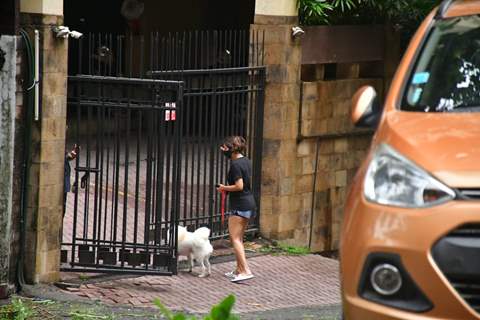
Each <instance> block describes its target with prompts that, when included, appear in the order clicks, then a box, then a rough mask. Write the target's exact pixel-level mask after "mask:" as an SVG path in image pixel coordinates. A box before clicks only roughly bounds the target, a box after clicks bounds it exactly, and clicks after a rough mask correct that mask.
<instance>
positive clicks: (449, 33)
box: [401, 15, 480, 112]
mask: <svg viewBox="0 0 480 320" xmlns="http://www.w3.org/2000/svg"><path fill="white" fill-rule="evenodd" d="M401 109H402V110H405V111H418V112H477V111H480V16H477V15H475V16H468V17H459V18H452V19H445V20H440V21H437V22H436V23H435V25H434V27H433V29H432V31H431V32H430V35H429V36H428V39H427V41H426V43H425V45H424V47H423V50H422V52H421V54H420V57H419V59H418V60H417V63H416V65H415V66H414V68H413V72H412V74H411V76H410V78H409V82H408V83H407V86H406V90H405V94H404V97H403V102H402V105H401Z"/></svg>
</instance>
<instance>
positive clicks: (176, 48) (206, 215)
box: [62, 31, 265, 274]
mask: <svg viewBox="0 0 480 320" xmlns="http://www.w3.org/2000/svg"><path fill="white" fill-rule="evenodd" d="M261 38H262V39H263V36H262V35H261V34H259V33H258V32H256V33H252V34H250V33H249V32H248V31H210V32H207V31H202V32H189V33H176V34H169V35H164V36H162V35H159V34H158V33H154V34H151V35H150V36H149V39H148V41H147V40H146V39H145V37H143V36H133V35H130V36H127V37H126V36H114V35H105V34H95V35H93V34H91V35H88V36H86V38H85V39H83V40H82V41H80V42H78V43H77V45H75V43H71V46H70V47H71V48H70V50H71V51H70V56H69V59H70V65H69V68H70V74H72V75H71V76H70V77H69V83H68V125H69V131H68V132H67V136H68V138H67V146H70V147H71V146H72V145H73V144H78V145H80V146H81V150H80V152H79V155H78V157H77V158H76V159H75V161H72V163H71V165H72V169H73V170H72V175H71V178H72V181H73V185H74V186H73V192H70V193H68V198H67V205H66V214H65V219H64V231H63V243H62V246H63V247H62V249H63V250H62V263H63V264H62V269H63V270H82V271H84V272H86V271H92V272H93V271H94V272H99V271H102V272H109V271H113V272H129V273H154V274H175V273H176V265H177V257H176V234H175V231H176V228H175V226H176V225H178V224H180V225H185V226H187V227H188V228H189V229H190V230H193V229H196V228H198V227H199V226H208V227H209V228H210V229H211V231H212V234H211V237H212V239H214V238H221V237H225V236H227V235H228V231H227V230H228V226H227V225H226V223H225V224H222V222H221V217H220V216H221V215H220V201H221V200H220V196H219V195H218V194H217V192H216V190H215V185H216V184H217V183H219V182H223V183H224V182H225V176H226V171H227V168H228V161H227V160H226V159H225V158H224V157H223V155H222V154H221V152H220V150H219V145H220V143H221V141H222V140H223V139H224V138H225V137H226V136H229V135H241V136H245V137H246V138H247V141H248V156H249V157H250V158H251V159H252V163H253V186H252V189H253V190H254V193H255V197H256V200H257V203H258V205H259V204H260V179H261V176H260V174H261V156H262V155H261V150H262V135H263V132H262V130H263V92H264V84H265V68H264V67H263V66H262V65H263V40H262V39H261ZM145 61H148V62H149V63H145ZM256 231H258V215H257V219H256V221H252V223H251V225H250V226H249V229H248V232H256Z"/></svg>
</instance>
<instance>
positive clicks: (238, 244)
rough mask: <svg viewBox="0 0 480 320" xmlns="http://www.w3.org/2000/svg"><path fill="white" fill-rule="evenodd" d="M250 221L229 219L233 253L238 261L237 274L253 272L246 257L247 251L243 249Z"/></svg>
mask: <svg viewBox="0 0 480 320" xmlns="http://www.w3.org/2000/svg"><path fill="white" fill-rule="evenodd" d="M247 225H248V220H247V219H245V218H242V217H238V216H230V217H229V218H228V231H229V233H230V241H231V242H232V246H233V252H234V253H235V258H236V260H237V274H250V273H251V271H250V269H249V267H248V264H247V259H246V257H245V249H244V247H243V235H244V233H245V229H246V228H247Z"/></svg>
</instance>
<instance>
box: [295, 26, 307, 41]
mask: <svg viewBox="0 0 480 320" xmlns="http://www.w3.org/2000/svg"><path fill="white" fill-rule="evenodd" d="M304 34H305V31H303V29H302V28H300V27H299V26H295V27H292V37H293V38H297V37H299V38H300V37H302V36H303V35H304Z"/></svg>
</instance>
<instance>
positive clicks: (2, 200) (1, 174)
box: [0, 35, 17, 298]
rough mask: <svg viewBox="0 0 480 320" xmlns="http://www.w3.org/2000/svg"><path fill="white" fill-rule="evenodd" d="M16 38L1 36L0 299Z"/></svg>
mask: <svg viewBox="0 0 480 320" xmlns="http://www.w3.org/2000/svg"><path fill="white" fill-rule="evenodd" d="M16 47H17V37H15V36H7V35H1V36H0V186H1V188H0V298H4V297H5V296H6V295H7V293H8V291H9V284H8V283H9V279H10V274H9V273H10V268H9V267H10V260H9V259H10V240H11V225H12V224H11V216H12V180H13V146H14V144H13V138H14V120H15V105H16V102H15V100H16V88H17V86H16V74H17V48H16Z"/></svg>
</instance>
